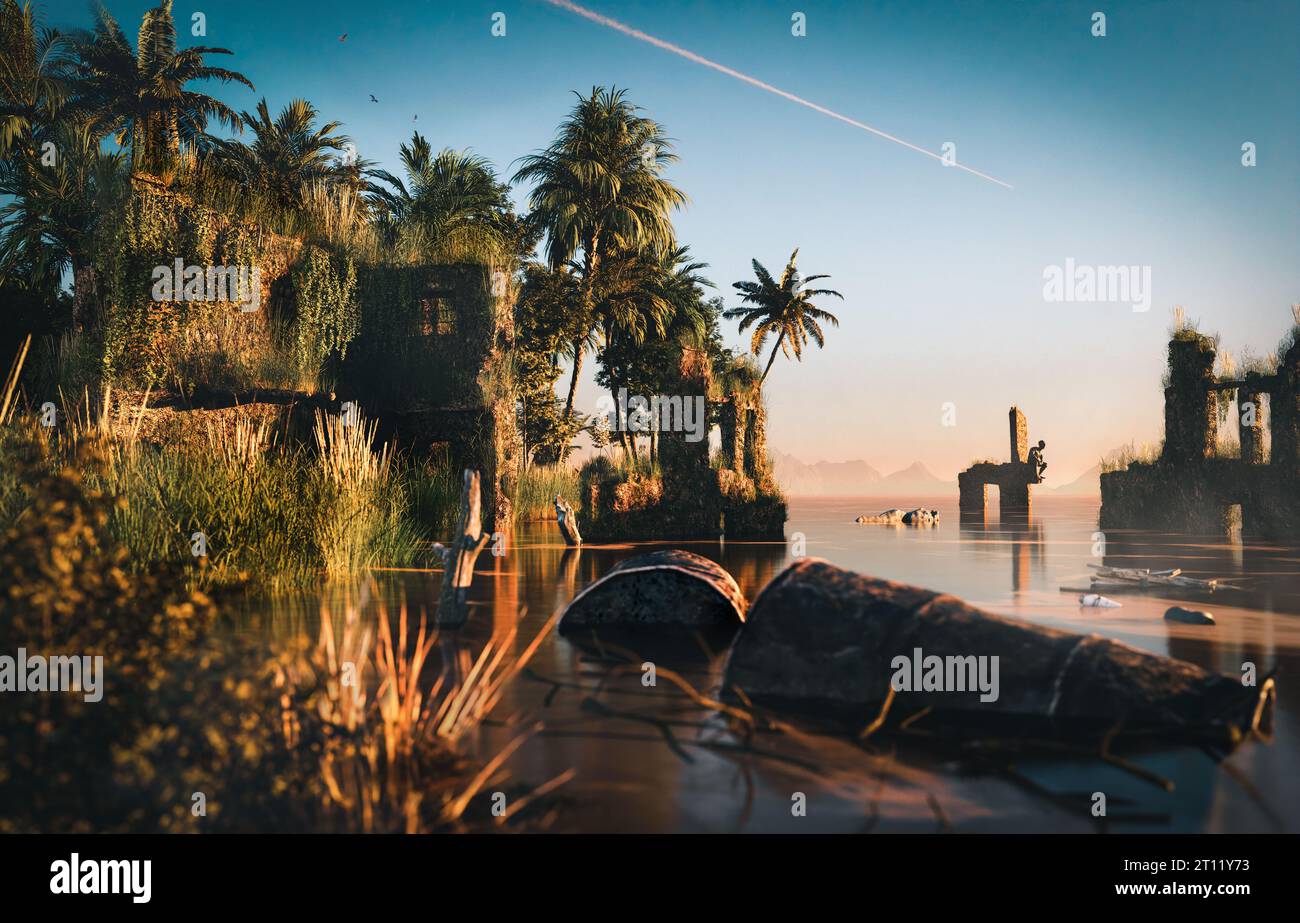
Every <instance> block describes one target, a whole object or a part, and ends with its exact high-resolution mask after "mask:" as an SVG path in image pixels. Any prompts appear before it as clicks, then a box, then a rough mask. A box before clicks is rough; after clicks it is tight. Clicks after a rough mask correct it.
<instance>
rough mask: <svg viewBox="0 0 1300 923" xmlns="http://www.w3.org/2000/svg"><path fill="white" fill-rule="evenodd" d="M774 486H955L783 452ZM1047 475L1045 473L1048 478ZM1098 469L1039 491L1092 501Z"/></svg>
mask: <svg viewBox="0 0 1300 923" xmlns="http://www.w3.org/2000/svg"><path fill="white" fill-rule="evenodd" d="M772 468H773V473H774V474H775V475H776V480H777V483H778V484H780V485H781V489H782V490H784V491H785V493H786V494H787V495H788V496H791V497H904V496H907V497H916V498H918V499H919V498H922V497H934V496H942V495H945V494H949V493H951V494H953V495H954V496H955V495H956V492H957V482H956V481H945V480H943V479H942V478H940V477H936V476H935V475H934V474H933V473H932V472H931V471H930V469H928V468H926V467H925V465H923V464H922V463H921V462H913V463H912V464H911V465H909V466H908V467H906V468H904V469H903V470H902V471H895V472H894V473H893V474H888V475H885V474H881V473H880V471H879V470H877V469H876V468H873V467H872V466H871V465H869V464H867V463H866V462H865V461H862V460H861V459H856V460H854V461H846V462H827V461H819V462H815V463H812V464H809V463H808V462H805V461H801V460H800V459H798V458H796V457H795V456H793V455H788V454H786V453H785V452H777V451H773V452H772ZM1050 474H1051V472H1050V471H1049V476H1050ZM1100 474H1101V468H1100V466H1097V465H1094V466H1093V467H1092V468H1090V469H1089V470H1087V471H1085V472H1084V473H1083V474H1081V475H1080V476H1079V477H1078V478H1076V479H1075V480H1073V481H1070V482H1069V483H1066V484H1062V485H1061V486H1059V487H1049V486H1048V485H1047V484H1041V485H1039V487H1038V488H1037V490H1039V491H1043V492H1045V493H1048V494H1050V495H1052V496H1054V497H1095V496H1097V495H1098V494H1099V493H1100V492H1101V488H1100V486H1099V485H1100V482H1099V480H1098V478H1099V476H1100Z"/></svg>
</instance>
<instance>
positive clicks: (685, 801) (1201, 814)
mask: <svg viewBox="0 0 1300 923" xmlns="http://www.w3.org/2000/svg"><path fill="white" fill-rule="evenodd" d="M922 502H923V504H924V505H925V506H927V507H933V508H936V509H939V510H940V513H941V523H940V526H939V527H938V528H935V529H924V530H918V529H907V528H904V529H897V528H890V527H881V526H870V525H859V524H856V523H854V522H853V519H854V518H855V517H856V516H858V515H860V514H862V513H863V512H875V511H876V510H879V509H883V508H886V507H888V506H892V505H894V503H892V502H889V501H885V502H883V503H882V502H881V501H879V500H871V499H863V500H842V499H834V500H832V499H825V500H821V499H808V500H798V499H796V500H795V501H794V502H793V503H792V504H791V519H790V522H789V523H788V524H787V529H786V533H787V535H794V534H795V533H796V532H798V533H802V534H803V535H804V536H805V538H806V542H807V549H808V553H809V554H810V555H814V556H818V557H823V558H827V559H829V560H831V561H832V562H834V563H836V564H839V565H841V566H844V567H848V568H851V569H853V570H857V571H860V572H863V573H868V574H872V575H875V576H881V577H887V578H890V579H895V580H902V581H905V582H909V583H915V584H920V585H922V586H927V587H932V588H935V589H939V590H943V591H946V592H951V593H955V594H957V595H959V596H962V597H963V598H966V599H968V600H970V601H972V602H973V603H976V604H978V605H982V606H985V607H987V608H990V609H992V610H994V611H999V612H1004V613H1007V614H1010V615H1014V616H1017V617H1020V618H1025V619H1029V620H1032V621H1036V622H1040V623H1043V624H1049V625H1053V626H1057V627H1063V628H1068V629H1071V630H1075V631H1084V632H1098V633H1101V634H1104V635H1107V636H1109V637H1114V638H1117V639H1120V640H1123V641H1126V642H1128V643H1131V644H1135V645H1137V646H1140V647H1143V648H1145V649H1147V650H1151V651H1153V652H1155V653H1160V654H1170V655H1172V656H1175V657H1180V658H1182V659H1185V660H1189V661H1192V662H1194V663H1198V664H1200V665H1202V666H1205V667H1207V668H1209V669H1214V670H1217V671H1219V672H1222V673H1225V674H1233V675H1236V674H1239V673H1240V671H1241V668H1242V663H1243V662H1246V661H1249V662H1254V663H1256V664H1257V665H1258V666H1259V671H1260V675H1261V676H1262V675H1264V674H1266V673H1268V672H1269V671H1271V670H1273V669H1275V668H1280V669H1281V671H1282V677H1283V678H1282V681H1281V682H1280V683H1279V690H1278V691H1279V698H1278V709H1277V715H1276V729H1275V739H1274V742H1273V744H1272V745H1263V744H1255V743H1252V744H1248V745H1246V746H1245V747H1243V748H1242V749H1241V750H1239V751H1238V752H1237V753H1236V754H1234V755H1233V756H1232V758H1231V759H1230V760H1229V761H1228V762H1227V764H1226V765H1220V764H1219V763H1216V762H1215V761H1214V760H1212V759H1210V758H1209V757H1208V756H1207V755H1206V754H1204V753H1202V752H1201V751H1199V750H1184V749H1179V750H1165V751H1160V752H1152V753H1149V754H1145V755H1143V756H1141V757H1139V758H1136V759H1137V761H1138V762H1140V764H1141V765H1142V766H1143V767H1144V768H1146V769H1148V770H1149V771H1150V772H1152V773H1156V774H1158V775H1159V776H1161V777H1164V778H1168V779H1170V780H1172V781H1173V783H1174V786H1175V788H1174V791H1173V792H1166V791H1163V790H1162V789H1159V788H1157V787H1156V786H1153V785H1151V784H1150V782H1148V781H1143V780H1142V779H1139V778H1137V777H1134V776H1132V775H1131V774H1127V773H1123V772H1120V771H1118V770H1116V769H1115V768H1114V767H1109V766H1106V765H1105V764H1102V763H1100V762H1098V761H1096V760H1081V759H1073V758H1071V759H1063V758H1060V757H1057V758H1050V759H1049V758H1043V757H1035V758H1027V759H1024V760H1021V761H1019V762H1018V764H1017V774H1016V775H1015V776H1009V775H1006V774H1002V773H990V772H988V771H987V768H986V769H985V770H984V771H972V766H971V765H969V764H968V763H967V761H965V760H964V759H959V758H954V757H953V756H952V755H950V754H943V753H936V752H935V751H934V750H933V748H928V747H925V746H918V745H917V744H916V743H915V742H913V741H909V740H898V739H893V738H891V739H889V740H888V741H882V742H881V743H880V745H879V746H875V747H868V748H865V749H864V748H863V747H862V746H859V745H858V744H857V743H856V742H855V741H853V740H847V739H833V738H825V737H815V736H806V735H803V734H759V735H754V736H753V737H752V738H747V737H746V736H745V735H738V734H736V733H735V731H734V729H733V728H731V727H729V726H728V723H727V722H726V720H724V719H723V718H721V717H720V716H719V715H718V714H717V713H716V711H714V710H713V709H711V708H708V707H705V706H704V705H702V704H701V702H700V700H699V699H698V698H696V694H697V693H698V694H703V695H710V696H714V695H717V693H718V692H719V688H718V687H719V685H720V682H721V674H722V669H723V666H724V663H725V659H726V655H727V648H728V640H727V639H726V638H722V639H718V638H703V637H695V636H691V637H686V638H676V639H669V640H661V639H647V638H646V637H644V636H643V637H640V638H637V637H619V636H615V635H612V634H607V633H601V634H599V635H596V636H594V637H593V636H575V637H565V636H560V635H558V634H552V635H551V636H549V637H548V638H547V639H546V640H545V642H544V643H543V644H542V645H541V647H540V648H539V649H538V652H537V655H536V657H535V658H534V660H533V661H532V664H531V666H530V668H529V669H528V670H527V671H526V672H525V673H524V674H523V675H521V676H520V677H519V678H518V679H517V680H516V681H515V682H514V683H513V684H512V685H511V686H510V687H508V688H507V690H506V691H505V695H504V697H503V699H502V702H501V705H500V707H499V708H498V710H497V712H496V713H495V717H494V720H493V721H492V722H490V723H489V724H488V725H487V726H486V727H485V728H484V729H483V731H482V734H481V737H480V739H479V740H477V741H475V742H473V745H474V746H475V747H476V748H477V749H478V752H479V753H480V755H490V754H492V753H494V752H496V750H497V749H499V748H500V747H501V746H503V745H504V744H505V743H507V742H509V741H511V740H514V739H515V738H516V737H517V736H518V735H520V734H521V733H525V732H526V731H527V729H529V728H532V727H534V725H536V724H537V723H538V722H540V723H541V725H542V729H541V730H539V731H534V732H531V733H532V736H531V737H530V738H529V739H528V740H527V742H525V743H524V744H523V745H522V746H520V748H519V749H518V750H517V751H516V753H515V756H514V757H513V758H512V759H511V761H510V763H509V770H510V772H511V773H512V775H513V776H514V777H515V778H516V779H518V780H526V781H531V782H540V781H544V780H546V779H550V778H553V777H555V776H556V775H558V774H559V773H561V772H563V771H565V770H567V769H569V768H574V769H576V771H577V777H576V778H575V779H574V781H573V782H572V783H570V785H569V786H566V792H567V794H566V798H567V799H569V802H570V807H569V809H568V810H566V811H565V812H562V816H561V818H560V820H559V821H558V822H557V824H558V828H559V829H572V830H584V831H593V832H602V831H608V832H614V831H661V832H662V831H691V832H704V831H728V830H747V831H792V832H800V831H804V832H807V831H813V830H826V831H844V832H855V831H861V830H864V829H871V830H879V831H913V832H921V831H931V830H938V829H948V828H951V829H956V830H961V831H1019V830H1042V831H1078V832H1088V831H1094V830H1098V829H1101V825H1100V824H1099V822H1098V821H1097V819H1095V818H1093V817H1092V816H1091V815H1090V812H1089V807H1090V803H1088V802H1087V800H1086V797H1085V796H1086V795H1087V794H1088V793H1091V792H1093V791H1098V790H1104V791H1106V792H1108V793H1111V803H1112V810H1111V812H1110V815H1109V820H1108V821H1106V824H1107V825H1109V827H1110V828H1111V829H1115V830H1117V831H1127V830H1158V831H1199V830H1213V831H1267V830H1276V829H1281V828H1285V829H1291V830H1295V829H1300V797H1297V796H1300V781H1298V779H1300V777H1298V776H1297V774H1296V773H1295V771H1294V767H1295V765H1296V762H1297V758H1298V757H1300V753H1298V752H1297V747H1296V740H1297V731H1298V730H1300V728H1298V727H1297V717H1296V716H1297V715H1298V714H1300V700H1297V695H1296V692H1295V690H1296V688H1297V687H1296V686H1295V685H1294V684H1292V685H1288V683H1287V682H1286V681H1285V676H1286V675H1288V674H1289V675H1292V676H1294V675H1300V619H1297V618H1296V617H1295V616H1293V615H1291V614H1290V613H1294V612H1300V550H1298V549H1296V548H1290V547H1283V546H1264V545H1250V544H1247V545H1245V546H1237V550H1234V549H1233V548H1232V547H1229V546H1228V545H1226V544H1223V543H1214V542H1201V541H1198V540H1189V539H1186V538H1178V537H1172V536H1159V535H1140V534H1136V533H1128V534H1108V535H1107V536H1106V545H1105V549H1104V556H1103V557H1096V556H1094V552H1095V551H1097V550H1098V549H1097V548H1096V547H1095V545H1096V542H1095V540H1094V533H1095V532H1096V521H1097V520H1096V513H1097V509H1096V504H1095V502H1093V501H1065V500H1060V501H1052V500H1039V501H1037V502H1036V503H1035V507H1034V515H1033V518H1032V519H1026V520H1024V521H1019V522H1016V521H1005V522H1004V521H993V522H990V523H987V524H978V525H976V524H973V523H961V522H960V521H959V520H958V518H957V509H956V502H955V497H954V498H937V499H926V500H923V501H922ZM662 547H682V548H686V549H688V550H690V551H694V552H695V553H697V554H701V555H703V556H705V557H708V558H711V559H712V560H714V561H717V562H718V563H719V564H721V565H722V566H723V567H725V568H726V569H727V570H728V571H729V572H730V573H731V574H732V575H733V576H734V577H735V578H736V581H737V583H738V584H739V585H740V587H741V589H742V591H743V592H744V594H745V595H746V597H747V598H749V599H753V598H754V596H755V595H757V593H758V591H759V590H760V589H761V588H762V587H763V586H764V585H765V584H766V583H767V582H768V581H770V580H771V579H772V577H773V576H775V574H776V573H778V572H779V570H780V569H781V568H782V567H783V566H784V565H785V564H786V563H787V560H788V557H789V551H788V547H787V545H786V544H784V543H780V542H773V543H740V542H725V543H724V542H720V541H709V542H697V543H685V544H669V543H643V544H616V545H588V546H584V547H583V548H581V549H572V548H568V547H566V546H565V545H564V544H563V542H562V541H561V540H560V537H559V534H558V531H557V530H556V527H555V525H554V524H553V523H547V524H537V525H528V526H525V527H523V528H521V529H520V530H518V532H517V534H516V535H515V536H514V538H513V543H512V544H511V545H510V546H509V547H508V548H507V553H506V555H505V556H504V557H499V558H493V557H491V556H490V555H484V556H483V557H481V558H480V560H479V567H478V570H477V572H476V574H475V580H474V585H473V588H472V591H471V594H470V606H471V615H470V621H469V624H468V625H467V626H466V628H465V629H463V630H462V631H460V632H459V633H457V635H456V636H455V638H454V643H455V644H456V645H458V649H460V650H463V651H465V652H466V653H467V654H468V655H469V656H471V657H472V656H474V655H475V654H476V653H477V651H478V650H481V648H482V645H483V644H484V643H485V642H486V641H487V639H489V638H492V637H496V638H498V639H500V638H504V637H508V636H509V633H510V632H511V631H513V630H516V629H517V636H516V638H515V640H514V642H513V644H514V647H515V649H516V650H522V649H523V648H524V646H526V645H527V644H528V643H529V642H531V641H532V639H533V637H534V636H535V635H536V633H537V632H538V631H539V630H540V629H541V627H542V626H543V625H544V624H545V622H546V621H547V619H548V618H549V617H550V616H551V615H552V614H553V613H554V612H555V611H556V610H557V609H558V608H559V607H561V606H562V605H564V603H566V602H567V601H568V600H569V599H571V598H572V597H573V596H574V595H575V594H576V593H577V592H578V591H579V590H581V589H582V588H583V587H584V586H586V585H588V584H589V583H591V582H593V581H595V580H596V579H598V578H599V577H600V576H602V575H603V574H605V573H606V572H607V571H608V570H609V569H610V568H611V567H613V566H614V564H616V563H617V562H619V561H621V560H623V559H624V558H626V557H628V556H631V555H635V554H640V553H644V552H646V551H650V550H654V549H656V548H662ZM1090 563H1093V564H1096V563H1105V564H1107V565H1110V566H1122V567H1135V566H1140V567H1153V568H1166V567H1181V568H1183V570H1184V572H1186V573H1189V574H1192V575H1195V576H1227V577H1230V578H1232V580H1233V581H1234V585H1240V586H1241V587H1242V589H1241V590H1234V591H1229V592H1228V594H1227V595H1222V594H1216V596H1215V598H1214V599H1213V600H1211V601H1210V602H1211V603H1212V605H1213V609H1214V612H1215V615H1216V617H1217V619H1218V624H1217V625H1216V626H1214V627H1213V628H1201V627H1195V626H1181V625H1172V624H1170V623H1167V622H1165V621H1164V620H1163V618H1162V615H1163V612H1164V609H1165V608H1166V607H1167V606H1168V605H1170V600H1168V599H1166V598H1162V597H1160V596H1158V595H1155V594H1151V595H1147V596H1132V597H1128V596H1126V597H1125V598H1124V600H1123V602H1124V607H1123V608H1120V609H1113V610H1097V609H1083V608H1081V607H1080V606H1079V605H1078V600H1077V597H1078V594H1077V593H1074V592H1062V587H1070V586H1072V585H1075V584H1078V583H1080V582H1082V583H1084V584H1085V585H1086V581H1087V577H1088V575H1089V574H1090V572H1091V571H1090V569H1089V568H1088V564H1090ZM440 580H441V574H440V573H438V572H435V571H429V572H420V571H402V572H390V573H385V574H381V575H380V577H379V579H378V580H377V581H376V583H375V586H374V590H373V592H374V593H375V594H376V595H378V596H381V597H383V598H385V599H386V600H388V602H389V604H390V609H391V610H392V611H396V606H397V604H399V603H401V602H405V603H406V605H407V606H408V608H409V609H410V610H411V612H412V614H413V615H414V616H415V617H416V619H417V620H418V618H419V616H420V615H421V614H423V615H424V616H425V617H426V618H428V619H429V620H430V621H431V620H432V617H433V609H434V607H435V605H436V599H437V595H438V588H439V585H440ZM322 596H323V597H324V601H325V602H326V603H327V605H328V606H329V608H330V610H331V611H334V612H340V613H341V607H342V606H343V605H345V604H346V603H347V602H353V603H355V602H357V601H359V599H360V593H359V589H358V587H357V586H344V587H331V588H327V589H326V590H324V591H323V592H321V593H315V594H302V595H299V596H287V597H280V598H277V599H275V600H270V601H267V600H249V601H248V603H247V609H248V611H249V613H250V616H249V618H248V619H246V621H245V625H246V626H247V628H248V630H255V631H259V632H264V633H267V634H268V635H269V636H272V637H290V636H294V635H304V634H305V635H307V636H308V637H314V636H315V631H316V628H317V626H318V620H319V617H320V611H321V601H322ZM252 614H256V615H257V616H258V618H256V619H254V618H252V617H251V616H252ZM441 643H443V644H444V645H450V644H452V643H453V638H452V636H448V637H446V638H444V639H442V641H441ZM646 660H650V661H653V662H654V663H655V664H656V665H657V666H658V667H659V668H660V669H659V673H658V678H657V682H656V683H655V685H653V686H649V685H646V684H645V682H644V677H645V673H644V671H643V669H642V664H643V663H644V662H645V661H646ZM670 673H671V678H670V676H669V674H670ZM679 681H680V682H679ZM865 723H866V718H865V717H864V724H865ZM1242 780H1244V782H1243V781H1242ZM793 792H802V793H804V794H805V795H806V796H807V800H808V813H807V815H806V816H804V817H795V816H794V815H792V813H791V810H790V805H791V796H792V793H793ZM1044 792H1046V793H1053V794H1054V795H1061V796H1063V797H1062V798H1056V797H1048V796H1045V795H1044ZM1080 799H1083V800H1080Z"/></svg>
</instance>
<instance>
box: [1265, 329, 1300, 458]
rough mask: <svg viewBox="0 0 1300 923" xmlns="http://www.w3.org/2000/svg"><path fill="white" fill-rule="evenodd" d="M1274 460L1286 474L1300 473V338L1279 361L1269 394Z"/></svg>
mask: <svg viewBox="0 0 1300 923" xmlns="http://www.w3.org/2000/svg"><path fill="white" fill-rule="evenodd" d="M1268 410H1269V418H1270V419H1269V424H1270V426H1269V428H1270V429H1271V430H1272V433H1273V453H1272V456H1273V457H1272V463H1273V464H1274V465H1276V466H1277V470H1278V471H1279V472H1281V473H1282V474H1283V475H1285V476H1292V475H1297V474H1300V340H1297V342H1296V343H1295V344H1294V345H1293V346H1292V347H1291V348H1290V349H1289V350H1287V352H1286V355H1285V356H1283V357H1282V361H1281V362H1280V363H1278V369H1277V384H1276V385H1275V386H1274V389H1273V391H1272V393H1271V394H1270V396H1269V404H1268Z"/></svg>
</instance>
